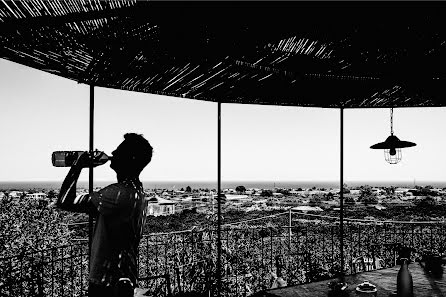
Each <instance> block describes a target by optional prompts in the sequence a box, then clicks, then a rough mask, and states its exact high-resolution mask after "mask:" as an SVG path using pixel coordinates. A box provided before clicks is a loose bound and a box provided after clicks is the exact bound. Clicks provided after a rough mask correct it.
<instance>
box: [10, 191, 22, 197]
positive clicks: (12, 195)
mask: <svg viewBox="0 0 446 297" xmlns="http://www.w3.org/2000/svg"><path fill="white" fill-rule="evenodd" d="M22 195H23V192H20V191H11V192H9V197H10V198H20V197H21V196H22Z"/></svg>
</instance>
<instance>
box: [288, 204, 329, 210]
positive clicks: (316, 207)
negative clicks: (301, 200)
mask: <svg viewBox="0 0 446 297" xmlns="http://www.w3.org/2000/svg"><path fill="white" fill-rule="evenodd" d="M291 210H292V211H301V212H308V211H323V209H322V208H320V207H319V206H307V205H301V206H296V207H293V208H291Z"/></svg>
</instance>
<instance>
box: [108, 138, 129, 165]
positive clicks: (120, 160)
mask: <svg viewBox="0 0 446 297" xmlns="http://www.w3.org/2000/svg"><path fill="white" fill-rule="evenodd" d="M112 156H113V158H112V159H111V161H110V168H111V169H113V170H114V171H116V172H118V171H122V170H123V169H125V168H126V167H127V166H129V153H128V149H127V148H126V145H125V143H124V142H122V143H121V144H120V145H119V146H118V147H117V148H116V150H114V151H113V152H112Z"/></svg>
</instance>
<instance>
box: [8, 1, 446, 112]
mask: <svg viewBox="0 0 446 297" xmlns="http://www.w3.org/2000/svg"><path fill="white" fill-rule="evenodd" d="M445 15H446V3H442V2H430V3H427V4H426V3H424V2H391V3H389V2H367V3H364V2H362V3H359V2H342V3H337V2H136V1H120V0H114V1H105V2H102V1H97V0H91V1H87V0H83V1H66V0H58V1H41V0H33V1H21V2H19V1H17V2H8V1H2V2H0V57H2V58H5V59H8V60H11V61H14V62H17V63H20V64H24V65H27V66H30V67H33V68H37V69H41V70H43V71H47V72H50V73H53V74H56V75H60V76H63V77H66V78H69V79H72V80H75V81H78V82H80V83H85V84H93V85H96V86H102V87H108V88H117V89H124V90H130V91H137V92H146V93H155V94H165V95H170V96H177V97H183V98H191V99H200V100H209V101H220V102H224V103H245V104H271V105H293V106H316V107H345V108H356V107H359V108H366V107H401V106H445V105H446V88H445V87H444V84H445V82H446V81H445V80H446V67H445V65H446V64H445V61H446V59H445V58H446V18H445V17H444V16H445Z"/></svg>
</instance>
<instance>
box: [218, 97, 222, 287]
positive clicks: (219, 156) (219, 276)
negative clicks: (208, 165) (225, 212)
mask: <svg viewBox="0 0 446 297" xmlns="http://www.w3.org/2000/svg"><path fill="white" fill-rule="evenodd" d="M217 129H218V142H217V146H218V157H217V159H218V165H217V171H218V176H217V296H220V294H221V278H222V271H221V197H220V193H221V102H220V101H219V102H218V125H217Z"/></svg>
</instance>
